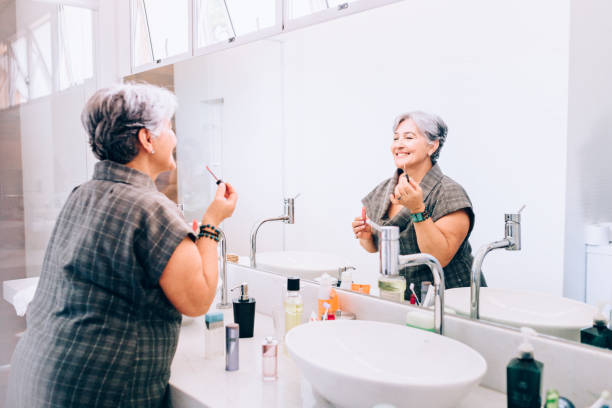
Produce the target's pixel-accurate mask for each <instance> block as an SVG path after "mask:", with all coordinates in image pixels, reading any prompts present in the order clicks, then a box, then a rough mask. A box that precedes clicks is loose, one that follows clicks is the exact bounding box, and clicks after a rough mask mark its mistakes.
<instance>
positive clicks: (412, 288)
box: [410, 282, 421, 306]
mask: <svg viewBox="0 0 612 408" xmlns="http://www.w3.org/2000/svg"><path fill="white" fill-rule="evenodd" d="M410 291H411V292H412V294H413V295H414V299H415V300H416V302H417V306H421V302H419V297H418V296H417V295H416V293H414V283H413V282H410Z"/></svg>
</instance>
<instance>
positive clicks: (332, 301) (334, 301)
mask: <svg viewBox="0 0 612 408" xmlns="http://www.w3.org/2000/svg"><path fill="white" fill-rule="evenodd" d="M325 302H327V303H329V311H328V313H329V314H334V313H336V310H338V294H337V293H336V291H335V290H334V289H333V288H332V290H331V293H330V296H329V299H328V300H323V299H319V308H318V312H319V315H318V316H317V317H318V318H321V316H322V315H323V313H325V307H324V306H323V303H325Z"/></svg>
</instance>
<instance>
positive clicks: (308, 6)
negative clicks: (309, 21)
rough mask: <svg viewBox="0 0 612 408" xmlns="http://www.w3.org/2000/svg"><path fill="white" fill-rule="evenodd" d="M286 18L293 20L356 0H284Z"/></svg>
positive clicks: (341, 6) (340, 6)
mask: <svg viewBox="0 0 612 408" xmlns="http://www.w3.org/2000/svg"><path fill="white" fill-rule="evenodd" d="M285 1H286V3H285V6H286V7H287V18H288V19H289V20H293V19H296V18H300V17H304V16H307V15H309V14H314V13H317V12H319V11H323V10H327V9H338V8H343V7H344V5H348V4H349V3H353V2H355V1H357V0H285Z"/></svg>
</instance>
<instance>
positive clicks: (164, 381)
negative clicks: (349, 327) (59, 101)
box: [7, 84, 237, 408]
mask: <svg viewBox="0 0 612 408" xmlns="http://www.w3.org/2000/svg"><path fill="white" fill-rule="evenodd" d="M175 109H176V98H175V96H174V95H173V94H172V93H171V92H169V91H167V90H165V89H162V88H158V87H155V86H151V85H144V84H127V85H118V86H114V87H111V88H107V89H101V90H99V91H97V92H96V93H95V94H94V95H93V96H92V97H91V99H89V101H88V102H87V104H86V106H85V109H84V110H83V114H82V116H81V120H82V122H83V125H84V126H85V129H86V130H87V133H88V134H89V142H90V144H91V148H92V150H93V153H94V154H95V155H96V157H97V158H98V159H100V161H99V162H97V163H96V165H95V170H94V174H93V178H92V180H90V181H88V182H86V183H84V184H82V185H80V186H78V187H76V188H75V189H74V190H73V191H72V193H71V194H70V195H69V197H68V199H67V201H66V203H65V204H64V207H63V208H62V211H61V213H60V215H59V217H58V219H57V222H56V224H55V228H54V230H53V233H52V235H51V239H50V241H49V244H48V246H47V250H46V253H45V258H44V262H43V266H42V270H41V276H40V282H39V284H38V288H37V290H36V294H35V296H34V300H33V301H32V303H31V304H30V307H29V310H28V318H27V326H28V329H27V331H26V333H25V334H24V336H23V338H22V339H21V340H20V342H19V344H18V345H17V348H16V351H15V353H14V355H13V359H12V363H11V373H10V380H9V389H8V400H7V401H8V404H7V406H10V407H12V408H15V407H28V408H33V407H159V406H162V405H165V404H167V397H166V391H167V388H168V379H169V376H170V364H171V362H172V358H173V356H174V352H175V349H176V344H177V339H178V332H179V328H180V323H181V313H182V314H185V315H188V316H197V315H201V314H203V313H206V311H207V310H208V308H209V307H210V304H211V303H212V300H213V298H214V296H215V292H216V287H217V273H218V271H217V242H216V240H215V238H216V236H215V232H216V231H215V229H214V228H216V226H218V225H219V223H220V222H221V221H223V220H224V219H225V218H227V217H229V216H231V214H232V212H233V211H234V208H235V205H236V199H237V195H236V192H235V191H234V189H233V188H232V187H231V186H230V185H229V184H227V183H226V184H220V185H219V187H218V189H217V192H216V196H215V198H214V200H213V201H212V203H211V204H210V206H209V207H208V209H207V210H206V212H205V214H204V216H203V218H202V224H208V227H206V229H207V230H208V231H210V233H206V234H204V233H200V234H198V235H199V238H197V237H196V236H195V235H194V234H193V233H192V232H191V231H190V228H189V226H188V225H187V223H186V222H185V221H184V220H183V219H182V217H181V215H180V213H179V211H178V209H177V206H176V204H174V203H173V202H172V201H170V200H169V199H167V198H166V197H165V196H164V195H163V194H161V193H160V192H159V191H157V189H156V188H155V184H154V182H153V180H155V179H156V178H157V176H158V175H159V174H160V173H162V172H165V171H168V170H172V169H174V168H175V167H176V163H175V161H174V158H173V154H172V152H173V149H174V147H175V146H176V136H175V135H174V132H173V131H172V128H171V118H172V116H173V115H174V111H175ZM211 226H212V227H211Z"/></svg>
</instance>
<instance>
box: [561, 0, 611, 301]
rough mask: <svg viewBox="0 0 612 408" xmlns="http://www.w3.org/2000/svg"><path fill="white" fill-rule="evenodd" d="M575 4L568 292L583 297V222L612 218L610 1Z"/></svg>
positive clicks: (588, 0)
mask: <svg viewBox="0 0 612 408" xmlns="http://www.w3.org/2000/svg"><path fill="white" fill-rule="evenodd" d="M571 4H572V8H571V16H572V20H571V41H570V57H571V58H570V66H569V116H568V137H567V195H566V206H567V214H566V217H565V225H566V231H567V233H566V235H565V290H564V294H565V295H566V296H569V297H573V298H578V299H580V298H582V296H584V291H585V286H584V283H585V269H584V268H585V264H586V262H585V251H584V235H583V231H584V226H585V225H588V224H593V223H597V222H604V221H612V188H611V187H612V160H610V155H611V154H612V145H611V140H612V131H611V129H612V99H611V98H610V95H612V76H611V75H610V72H612V52H610V44H609V42H610V39H611V38H612V25H611V24H610V21H609V16H610V15H612V3H610V2H609V1H606V0H586V1H583V0H575V1H572V3H571Z"/></svg>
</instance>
